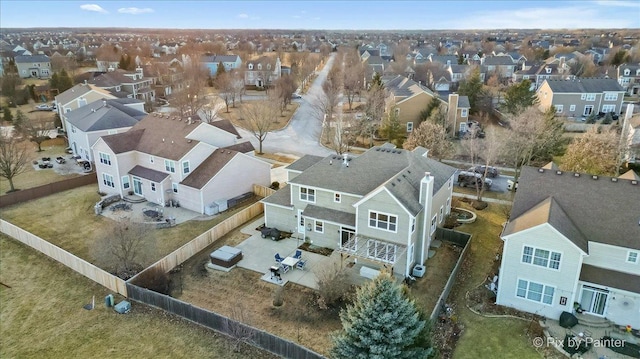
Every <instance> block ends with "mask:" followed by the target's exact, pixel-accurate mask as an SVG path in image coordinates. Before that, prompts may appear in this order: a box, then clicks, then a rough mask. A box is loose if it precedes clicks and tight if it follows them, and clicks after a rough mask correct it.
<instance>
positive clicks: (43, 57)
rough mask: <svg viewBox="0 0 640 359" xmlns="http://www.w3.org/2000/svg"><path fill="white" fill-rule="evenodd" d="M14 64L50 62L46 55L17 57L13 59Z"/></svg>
mask: <svg viewBox="0 0 640 359" xmlns="http://www.w3.org/2000/svg"><path fill="white" fill-rule="evenodd" d="M13 60H14V61H15V63H17V64H27V63H30V62H33V63H36V62H51V60H50V59H49V57H48V56H46V55H18V56H16V57H14V58H13Z"/></svg>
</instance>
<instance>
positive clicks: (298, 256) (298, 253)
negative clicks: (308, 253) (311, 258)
mask: <svg viewBox="0 0 640 359" xmlns="http://www.w3.org/2000/svg"><path fill="white" fill-rule="evenodd" d="M293 258H295V259H300V258H302V251H301V250H299V249H296V254H295V255H294V256H293Z"/></svg>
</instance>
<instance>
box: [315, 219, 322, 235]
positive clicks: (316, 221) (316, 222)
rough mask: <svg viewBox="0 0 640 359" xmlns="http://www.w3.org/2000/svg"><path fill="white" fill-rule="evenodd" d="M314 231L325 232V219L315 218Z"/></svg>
mask: <svg viewBox="0 0 640 359" xmlns="http://www.w3.org/2000/svg"><path fill="white" fill-rule="evenodd" d="M318 223H320V229H321V230H320V231H319V230H318ZM313 231H314V232H317V233H324V221H319V220H317V219H314V220H313Z"/></svg>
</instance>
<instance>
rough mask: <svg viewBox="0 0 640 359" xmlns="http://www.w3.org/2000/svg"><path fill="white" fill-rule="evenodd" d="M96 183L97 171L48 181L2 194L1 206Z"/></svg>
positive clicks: (0, 197) (0, 198)
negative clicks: (40, 184)
mask: <svg viewBox="0 0 640 359" xmlns="http://www.w3.org/2000/svg"><path fill="white" fill-rule="evenodd" d="M94 183H98V180H97V177H96V173H95V172H93V173H90V174H88V175H84V176H80V177H75V178H69V179H66V180H62V181H58V182H53V183H48V184H45V185H42V186H38V187H33V188H27V189H23V190H20V191H16V192H11V193H8V194H5V195H3V196H0V208H2V207H6V206H10V205H12V204H16V203H21V202H25V201H30V200H32V199H36V198H42V197H46V196H49V195H52V194H54V193H58V192H62V191H66V190H70V189H73V188H77V187H81V186H86V185H88V184H94Z"/></svg>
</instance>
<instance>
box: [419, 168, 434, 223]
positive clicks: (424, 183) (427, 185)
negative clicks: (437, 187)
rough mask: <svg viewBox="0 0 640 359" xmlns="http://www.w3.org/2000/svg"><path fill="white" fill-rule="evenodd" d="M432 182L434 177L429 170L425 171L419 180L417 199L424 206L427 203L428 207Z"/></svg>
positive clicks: (431, 192)
mask: <svg viewBox="0 0 640 359" xmlns="http://www.w3.org/2000/svg"><path fill="white" fill-rule="evenodd" d="M433 182H434V179H433V176H432V175H431V172H425V173H424V177H423V178H422V180H420V198H419V199H418V200H419V202H420V204H421V205H423V206H424V207H425V208H426V207H427V204H429V207H430V206H431V202H430V199H431V195H432V194H433ZM425 213H429V212H425Z"/></svg>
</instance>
